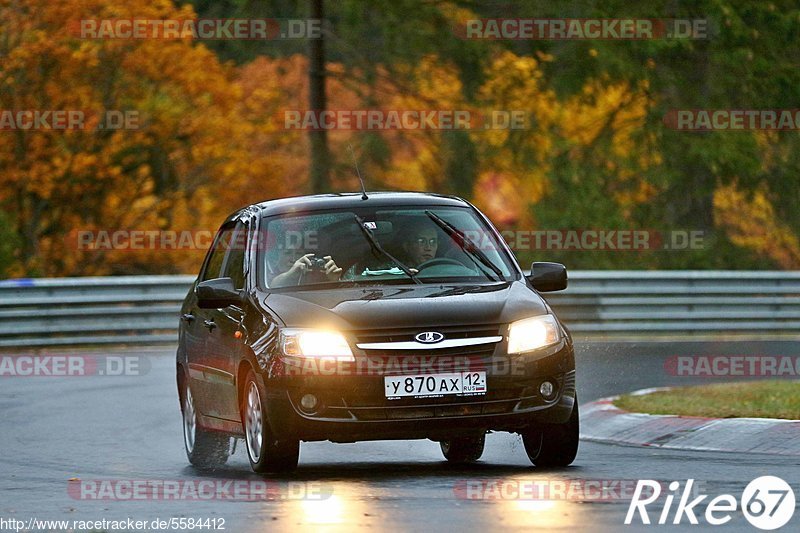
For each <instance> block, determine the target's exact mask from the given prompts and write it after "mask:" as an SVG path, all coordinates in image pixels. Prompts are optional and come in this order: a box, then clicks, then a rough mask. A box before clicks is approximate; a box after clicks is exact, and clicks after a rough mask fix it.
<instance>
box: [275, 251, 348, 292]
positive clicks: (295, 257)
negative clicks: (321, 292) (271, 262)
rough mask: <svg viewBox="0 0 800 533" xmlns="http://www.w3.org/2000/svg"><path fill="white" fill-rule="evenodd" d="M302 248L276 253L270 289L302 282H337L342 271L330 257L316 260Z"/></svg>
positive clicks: (313, 255)
mask: <svg viewBox="0 0 800 533" xmlns="http://www.w3.org/2000/svg"><path fill="white" fill-rule="evenodd" d="M304 251H305V250H303V249H302V248H291V247H285V248H280V249H279V250H278V251H277V254H278V256H277V264H276V265H275V268H274V271H275V274H274V275H273V277H272V278H271V279H270V280H269V285H270V287H288V286H291V285H300V284H301V283H303V282H311V283H320V282H325V281H338V280H339V278H341V276H342V269H341V268H339V266H337V265H336V262H335V261H334V260H333V258H331V256H329V255H326V256H324V257H323V258H322V259H317V258H316V257H315V256H316V254H313V253H303V252H304Z"/></svg>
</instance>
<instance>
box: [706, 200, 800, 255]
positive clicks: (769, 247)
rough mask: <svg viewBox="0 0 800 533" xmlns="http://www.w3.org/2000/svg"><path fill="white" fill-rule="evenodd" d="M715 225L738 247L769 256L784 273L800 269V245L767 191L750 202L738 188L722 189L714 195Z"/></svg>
mask: <svg viewBox="0 0 800 533" xmlns="http://www.w3.org/2000/svg"><path fill="white" fill-rule="evenodd" d="M714 222H715V224H716V225H717V226H719V227H721V228H723V229H724V230H725V231H726V232H727V234H728V238H729V239H730V240H731V242H732V243H734V244H735V245H737V246H742V247H744V248H749V249H751V250H753V251H754V252H756V253H758V254H762V255H766V256H768V257H769V258H770V259H772V260H773V261H775V263H777V264H778V265H779V266H780V267H781V268H783V269H786V270H794V269H797V268H798V267H800V241H798V238H797V236H796V235H795V234H794V233H793V232H792V230H791V228H790V227H788V226H787V225H786V224H784V223H782V222H781V221H780V220H779V219H778V217H777V215H776V213H775V208H774V207H773V205H772V203H771V202H770V200H769V197H768V195H767V191H766V190H764V189H762V190H759V191H757V192H756V193H755V194H754V195H753V196H752V198H749V197H748V195H747V194H746V193H744V192H742V191H740V190H739V189H738V188H737V187H736V184H733V185H727V186H722V187H718V188H717V190H716V191H715V192H714Z"/></svg>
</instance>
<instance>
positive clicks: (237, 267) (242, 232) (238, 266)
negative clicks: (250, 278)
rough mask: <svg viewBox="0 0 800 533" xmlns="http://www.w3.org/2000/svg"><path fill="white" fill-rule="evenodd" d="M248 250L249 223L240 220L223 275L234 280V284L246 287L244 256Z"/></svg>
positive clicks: (238, 287)
mask: <svg viewBox="0 0 800 533" xmlns="http://www.w3.org/2000/svg"><path fill="white" fill-rule="evenodd" d="M246 251H247V225H246V224H243V223H241V222H239V223H238V224H237V225H236V228H235V229H234V233H233V239H232V240H231V241H230V252H229V253H228V258H227V259H226V260H225V266H224V267H223V269H222V276H221V277H228V278H231V279H232V280H233V286H234V287H235V288H237V289H244V257H245V252H246Z"/></svg>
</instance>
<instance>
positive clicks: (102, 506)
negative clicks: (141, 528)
mask: <svg viewBox="0 0 800 533" xmlns="http://www.w3.org/2000/svg"><path fill="white" fill-rule="evenodd" d="M64 353H68V352H64ZM70 353H74V352H70ZM89 353H92V354H94V353H97V354H101V353H100V352H89ZM106 353H113V354H117V355H131V354H139V355H141V356H144V358H145V360H146V361H147V364H146V366H147V367H149V368H146V370H147V372H146V373H145V374H144V375H141V376H125V377H109V376H92V377H64V378H53V377H46V378H44V377H36V378H32V377H25V378H23V377H4V378H3V377H0V413H2V415H1V418H0V525H2V519H9V518H14V519H17V520H23V521H26V522H27V520H28V519H29V518H31V517H35V518H38V519H67V520H99V519H103V518H105V519H109V520H110V519H127V518H132V519H134V520H146V521H148V523H150V522H151V521H152V520H154V519H156V518H158V519H162V520H168V519H170V518H172V517H176V518H177V517H186V518H195V519H197V518H202V519H206V518H209V519H213V518H216V519H217V520H219V519H221V518H222V519H224V520H225V524H224V525H225V530H226V531H283V530H292V531H306V530H307V531H319V530H322V531H326V530H331V531H333V530H342V531H379V530H393V531H394V530H403V531H424V530H443V531H473V530H483V531H489V530H492V531H494V530H499V529H500V528H502V529H515V530H565V531H617V530H620V529H621V528H623V527H625V526H623V521H624V518H625V514H626V512H627V510H628V504H629V499H626V498H624V497H623V498H619V499H612V500H611V501H603V502H598V501H590V499H587V498H584V499H583V501H580V499H578V500H575V499H572V500H564V499H561V500H555V501H534V500H531V499H527V498H525V499H519V498H513V497H511V498H500V499H492V500H473V499H466V498H464V494H465V493H464V491H463V490H461V489H462V488H463V487H465V484H466V483H469V482H476V481H483V482H488V481H501V482H502V483H503V484H504V485H503V486H505V487H509V486H510V487H515V486H521V485H524V484H525V483H532V482H534V481H536V482H544V481H548V482H554V481H560V480H581V479H584V480H595V481H596V480H608V481H609V482H610V481H613V480H637V479H642V478H650V479H657V480H662V481H672V480H678V481H681V482H682V483H683V482H685V480H686V479H689V478H693V479H696V480H697V481H698V482H699V483H700V484H701V485H702V491H703V493H706V494H709V498H708V499H706V500H705V503H707V502H708V500H709V499H710V498H711V497H714V496H716V495H719V494H722V493H730V494H733V495H734V496H735V497H737V498H738V497H739V496H740V495H741V492H742V490H743V489H744V487H745V486H746V485H747V483H748V482H749V481H750V480H752V479H754V478H756V477H759V476H762V475H777V476H780V477H782V478H783V479H785V480H786V481H788V482H789V483H790V484H792V486H793V488H794V490H795V493H796V494H797V495H798V500H799V501H800V458H787V457H777V456H769V455H750V456H746V457H742V456H740V455H736V454H724V453H699V452H679V451H674V450H671V451H667V450H653V449H646V448H632V447H618V446H612V445H603V444H596V443H589V442H582V443H581V448H580V451H579V454H578V458H577V460H576V462H575V464H574V465H573V466H571V467H569V468H565V469H558V470H542V469H537V468H534V467H532V466H531V464H530V463H529V461H528V459H527V457H526V455H525V452H524V449H523V447H522V444H521V440H520V439H519V437H517V436H516V435H509V434H505V433H500V434H492V435H489V436H488V438H487V447H486V452H485V453H484V455H483V457H482V459H481V461H480V462H479V463H478V464H476V465H474V466H471V467H466V468H465V467H452V466H450V465H448V464H446V463H445V462H444V460H443V458H442V456H441V453H440V451H439V447H438V444H436V443H433V442H429V441H399V442H390V441H380V442H366V443H355V444H332V443H327V442H325V443H303V445H302V447H301V455H300V467H299V469H298V471H297V472H296V473H294V474H292V475H290V476H285V477H282V478H273V479H271V480H269V483H268V487H269V491H268V494H270V495H271V497H272V498H273V500H274V501H263V500H262V501H249V502H248V501H220V500H215V501H197V500H177V501H176V500H163V499H162V500H155V501H153V500H150V501H110V500H106V501H91V500H85V499H80V497H79V494H77V493H74V494H72V495H71V493H70V492H69V491H68V487H69V480H70V479H74V478H78V479H80V480H83V481H87V480H95V481H99V480H106V481H107V480H178V481H182V482H199V481H203V480H209V479H212V480H216V481H217V482H218V483H225V482H227V481H228V480H235V481H243V482H249V483H251V484H250V485H249V486H250V487H253V486H257V485H254V484H257V483H259V482H263V481H264V479H265V478H262V477H259V476H257V475H255V474H253V473H251V472H250V469H249V465H248V463H247V458H246V454H245V452H244V449H243V446H239V449H238V450H237V452H236V454H235V455H234V456H233V457H232V458H231V460H230V461H229V463H228V465H227V466H226V467H225V468H223V469H219V470H217V471H214V472H208V471H201V470H197V469H195V468H193V467H191V466H189V464H188V462H187V460H186V457H185V455H184V451H183V442H182V430H181V418H180V415H179V408H178V402H177V399H176V389H175V384H174V350H171V349H167V348H154V349H147V350H145V349H131V350H128V351H120V350H114V351H112V352H105V353H102V355H105V354H106ZM704 354H705V355H755V354H758V355H768V354H771V355H791V356H798V355H800V343H798V342H791V341H747V342H742V341H740V342H713V343H712V342H658V343H641V342H624V343H612V342H592V343H587V342H584V343H579V344H578V347H577V356H578V390H579V394H580V399H581V402H586V401H590V400H593V399H596V398H599V397H602V396H608V395H612V394H617V393H622V392H627V391H631V390H634V389H640V388H644V387H653V386H661V385H678V384H691V383H697V382H704V381H705V382H707V381H708V380H707V379H702V378H695V379H688V378H679V377H673V376H670V375H669V373H668V372H666V371H665V361H666V360H667V359H668V358H669V357H670V356H674V355H704ZM245 484H246V483H245ZM73 486H74V485H73ZM304 494H305V495H307V496H310V497H306V498H303V497H302V496H303V495H304ZM473 494H474V493H473ZM319 495H324V496H327V497H324V498H320V497H319ZM74 496H75V497H74ZM676 499H677V498H676ZM662 503H663V502H662ZM662 503H659V504H658V506H657V507H656V508H655V510H654V511H653V513H651V516H652V518H653V519H654V520H655V519H657V516H658V512H659V511H660V510H661V505H662ZM705 503H703V504H701V505H700V509H701V511H702V509H703V507H704V505H705ZM671 517H672V515H670V520H671ZM700 520H701V524H700V525H699V526H689V525H686V524H685V520H684V524H685V525H683V526H682V527H680V528H678V527H674V526H661V528H664V527H667V528H668V529H670V530H683V529H691V530H697V529H703V530H709V529H714V530H720V531H758V530H756V529H755V528H753V527H752V526H750V525H749V523H747V521H746V520H745V519H744V517H743V516H742V514H741V513H740V512H737V513H736V514H735V515H734V518H733V520H732V521H731V522H729V523H728V524H726V525H724V526H718V527H712V526H708V525H707V524H705V522H704V520H703V518H702V517H701V518H700ZM218 523H219V522H218ZM635 524H638V525H635V526H628V527H626V528H625V529H626V530H647V529H653V528H657V527H658V526H649V527H647V526H643V525H641V524H640V523H638V522H635ZM798 524H800V512H796V513H795V516H794V518H793V519H792V521H791V522H790V524H789V526H787V528H784V529H788V530H792V529H793V530H796V528H797V525H798ZM2 530H3V529H2V527H0V531H2ZM147 530H151V528H150V527H148V529H147ZM194 531H210V529H207V528H206V529H195V530H194Z"/></svg>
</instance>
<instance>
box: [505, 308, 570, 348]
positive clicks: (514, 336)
mask: <svg viewBox="0 0 800 533" xmlns="http://www.w3.org/2000/svg"><path fill="white" fill-rule="evenodd" d="M560 340H561V331H560V328H559V327H558V322H556V318H555V317H554V316H553V315H541V316H535V317H533V318H526V319H524V320H517V321H516V322H512V323H511V325H510V326H509V327H508V353H511V354H513V353H522V352H530V351H531V350H537V349H539V348H544V347H545V346H550V345H551V344H555V343H557V342H558V341H560Z"/></svg>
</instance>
